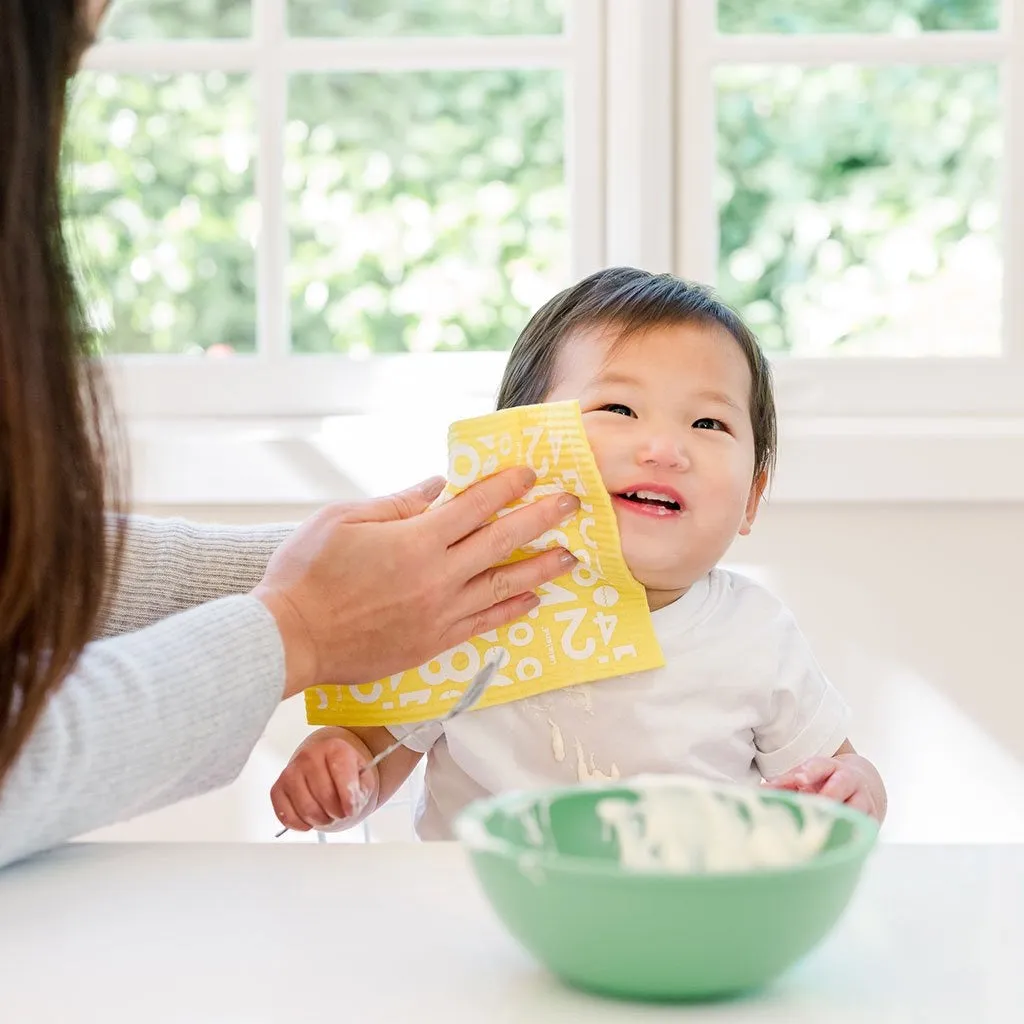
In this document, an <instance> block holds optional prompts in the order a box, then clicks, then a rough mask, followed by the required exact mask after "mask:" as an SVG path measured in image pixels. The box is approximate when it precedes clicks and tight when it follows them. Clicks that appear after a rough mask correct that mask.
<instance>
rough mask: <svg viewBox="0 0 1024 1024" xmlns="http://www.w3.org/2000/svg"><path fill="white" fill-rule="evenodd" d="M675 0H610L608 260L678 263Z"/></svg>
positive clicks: (660, 265) (660, 266)
mask: <svg viewBox="0 0 1024 1024" xmlns="http://www.w3.org/2000/svg"><path fill="white" fill-rule="evenodd" d="M675 13H676V12H675V4H674V2H673V0H645V2H644V3H643V4H636V3H635V2H634V0H608V26H607V40H608V48H607V79H606V81H607V88H606V105H607V138H608V140H609V145H608V147H607V157H606V159H607V168H606V173H607V180H608V201H607V261H608V262H609V263H611V264H631V265H634V266H640V267H644V268H646V269H648V270H654V271H669V270H672V269H673V267H674V265H675V240H674V237H673V224H674V221H675V198H676V190H675V180H674V163H675V160H674V157H675V154H674V152H673V150H674V146H673V141H672V140H673V138H674V137H675V134H674V133H675V99H674V97H675V74H674V68H675V53H674V38H675Z"/></svg>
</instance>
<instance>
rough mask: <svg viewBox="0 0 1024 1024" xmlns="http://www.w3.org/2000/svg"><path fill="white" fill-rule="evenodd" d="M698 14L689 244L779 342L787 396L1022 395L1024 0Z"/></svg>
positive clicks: (705, 268) (683, 261) (837, 4)
mask: <svg viewBox="0 0 1024 1024" xmlns="http://www.w3.org/2000/svg"><path fill="white" fill-rule="evenodd" d="M678 13H679V26H678V29H679V31H678V36H677V38H678V40H679V45H678V58H679V68H680V97H681V99H680V112H679V123H680V128H679V142H680V150H679V156H680V167H679V170H680V189H679V196H680V209H679V211H678V212H679V220H678V235H677V238H678V244H679V250H678V252H679V257H680V265H681V268H682V269H683V271H684V272H685V273H689V274H692V275H694V276H697V277H713V278H714V279H716V280H717V282H718V285H719V287H720V289H721V291H722V292H723V294H724V296H725V298H726V299H728V300H729V301H730V302H732V303H734V304H735V305H737V306H738V307H739V308H740V310H741V311H742V312H743V313H744V315H745V316H746V318H747V319H748V320H749V321H750V323H751V324H752V326H753V327H754V329H755V330H756V331H757V333H758V335H759V336H760V337H761V339H762V341H763V343H764V344H765V345H766V347H768V348H769V349H770V350H771V351H772V352H773V353H774V354H777V356H778V358H777V359H776V367H777V376H778V381H779V391H780V399H781V404H782V406H783V408H784V409H787V410H788V411H789V412H790V413H804V414H813V415H833V416H834V415H840V416H843V415H849V416H870V415H884V416H895V417H905V416H907V415H911V414H917V415H923V416H951V415H956V414H968V413H971V414H975V413H982V414H988V415H1011V414H1013V415H1016V414H1019V413H1020V412H1021V411H1022V410H1024V365H1022V360H1024V304H1022V303H1021V299H1020V297H1019V296H1020V288H1019V284H1015V281H1016V280H1017V279H1019V276H1020V271H1021V268H1022V260H1021V256H1022V251H1021V242H1020V238H1021V232H1020V230H1019V225H1020V224H1021V220H1022V206H1021V201H1020V198H1019V195H1018V193H1019V190H1014V189H1012V188H1011V187H1010V183H1011V182H1013V181H1019V180H1021V178H1022V176H1024V109H1022V108H1024V89H1022V85H1021V76H1020V71H1019V69H1020V68H1021V67H1022V66H1024V32H1022V25H1021V22H1022V20H1024V4H1021V3H1017V2H1014V0H1009V2H1003V3H1000V2H999V0H864V2H861V0H822V2H816V0H815V2H812V0H765V2H762V3H757V4H754V3H748V2H746V0H718V2H717V3H716V2H715V0H694V2H692V3H691V2H690V0H687V2H686V3H683V4H679V5H678ZM1015 14H1016V19H1014V17H1013V16H1014V15H1015ZM711 154H713V156H712V155H711ZM1015 226H1017V229H1016V230H1015V229H1014V228H1015Z"/></svg>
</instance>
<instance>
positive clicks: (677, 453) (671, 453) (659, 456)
mask: <svg viewBox="0 0 1024 1024" xmlns="http://www.w3.org/2000/svg"><path fill="white" fill-rule="evenodd" d="M640 461H641V462H642V463H643V464H644V465H649V466H659V467H662V468H665V469H681V468H685V467H686V466H688V465H689V464H690V460H689V457H688V455H687V454H686V450H685V446H684V445H683V443H682V441H681V440H680V439H679V438H676V437H673V436H671V435H669V434H659V435H654V436H651V437H649V438H648V439H647V442H646V443H645V444H644V446H643V447H642V448H641V450H640Z"/></svg>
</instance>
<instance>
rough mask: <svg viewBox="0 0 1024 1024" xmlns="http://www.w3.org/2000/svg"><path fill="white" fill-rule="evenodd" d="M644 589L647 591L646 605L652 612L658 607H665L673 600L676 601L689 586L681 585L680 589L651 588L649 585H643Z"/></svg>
mask: <svg viewBox="0 0 1024 1024" xmlns="http://www.w3.org/2000/svg"><path fill="white" fill-rule="evenodd" d="M644 589H645V590H646V591H647V607H648V608H650V609H651V611H652V612H656V611H658V609H659V608H667V607H668V606H669V605H670V604H672V603H673V602H675V601H678V600H679V598H681V597H682V596H683V594H685V593H686V592H687V591H688V590H689V589H690V588H689V587H683V588H682V590H652V589H651V588H650V587H645V588H644Z"/></svg>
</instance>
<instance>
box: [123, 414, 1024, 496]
mask: <svg viewBox="0 0 1024 1024" xmlns="http://www.w3.org/2000/svg"><path fill="white" fill-rule="evenodd" d="M479 411H482V410H480V409H477V408H469V407H467V409H465V410H459V409H453V407H452V405H451V404H450V403H448V404H447V405H446V408H445V410H444V411H443V413H437V414H430V415H428V416H423V415H419V414H418V415H417V416H416V418H415V420H414V421H412V419H411V418H410V419H409V420H408V421H406V422H403V418H402V417H401V415H400V414H398V416H397V417H396V418H393V419H389V418H387V417H383V416H380V415H360V416H344V417H331V418H326V419H325V418H315V419H277V420H242V419H235V420H227V419H225V420H134V421H131V422H130V423H129V424H128V425H127V428H126V432H127V435H128V438H129V442H130V450H131V459H132V471H133V473H132V478H133V490H132V496H133V500H134V503H135V505H136V507H140V508H148V509H157V510H178V511H184V512H188V511H189V510H190V509H193V510H197V511H198V510H202V509H208V510H210V513H211V514H215V513H216V511H217V510H218V509H223V508H226V507H231V508H241V509H245V508H249V509H251V510H255V509H257V508H267V509H275V510H281V511H288V510H294V512H295V514H296V515H301V514H303V513H304V512H305V511H306V510H308V509H311V508H315V507H317V506H319V505H322V504H324V503H325V502H329V501H337V500H345V499H352V498H359V497H365V496H368V495H373V494H382V493H387V492H389V491H393V490H397V489H400V488H402V487H403V486H407V485H410V484H413V483H415V482H416V481H417V480H420V479H423V478H425V477H428V476H431V475H433V474H435V473H442V472H443V471H444V467H445V439H446V434H447V426H448V423H449V422H450V421H451V419H452V418H455V417H457V416H460V415H464V414H472V413H476V412H479ZM1015 467H1024V419H1005V418H1004V419H995V418H982V417H961V418H947V419H934V418H933V419H916V418H915V419H911V418H906V419H855V418H838V417H837V418H830V419H823V418H796V417H791V418H789V419H788V420H786V421H785V422H784V423H783V424H782V427H781V444H780V456H779V472H778V476H777V479H776V482H775V485H774V487H773V488H772V493H771V501H772V503H773V504H786V503H827V502H843V503H849V502H854V503H893V502H895V503H910V502H929V503H932V502H935V503H937V502H1024V472H1018V471H1017V469H1015Z"/></svg>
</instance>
